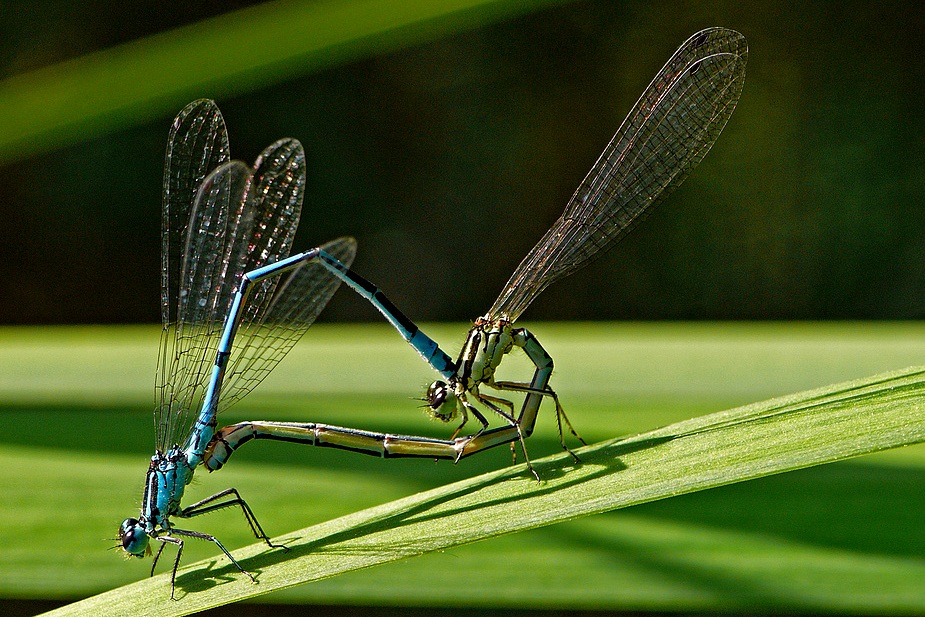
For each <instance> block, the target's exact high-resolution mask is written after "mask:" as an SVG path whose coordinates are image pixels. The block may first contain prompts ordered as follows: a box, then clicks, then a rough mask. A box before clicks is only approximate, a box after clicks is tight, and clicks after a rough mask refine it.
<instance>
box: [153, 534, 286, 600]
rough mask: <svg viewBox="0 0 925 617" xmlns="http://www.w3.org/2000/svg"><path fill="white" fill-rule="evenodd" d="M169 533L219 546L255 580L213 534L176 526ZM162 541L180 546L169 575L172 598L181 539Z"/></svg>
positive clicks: (236, 565) (248, 576) (239, 568)
mask: <svg viewBox="0 0 925 617" xmlns="http://www.w3.org/2000/svg"><path fill="white" fill-rule="evenodd" d="M170 533H173V534H177V535H179V536H186V537H188V538H196V539H198V540H207V541H208V542H212V543H213V544H215V546H217V547H218V548H220V549H221V550H222V552H223V553H225V557H227V558H228V559H229V561H231V563H233V564H234V566H235V567H236V568H237V569H238V570H240V571H241V573H242V574H246V575H247V578H249V579H251V581H252V582H254V583H256V582H257V579H256V578H254V575H253V574H251V573H250V572H248V571H247V570H245V569H244V568H243V567H241V564H239V563H238V560H237V559H235V558H234V557H232V556H231V553H229V552H228V549H227V548H225V546H224V545H223V544H222V543H221V542H219V540H218V538H216V537H215V536H212V535H209V534H207V533H202V532H201V531H189V530H187V529H177V528H176V527H174V528H172V529H171V530H170ZM158 539H160V538H158ZM164 541H167V542H173V543H175V544H178V545H179V547H180V548H179V550H178V551H177V559H176V561H174V564H173V576H172V577H171V580H170V597H171V598H173V590H174V586H175V584H176V579H177V568H178V567H179V565H180V554H181V553H182V552H183V540H180V539H178V538H165V539H164ZM287 550H288V549H287Z"/></svg>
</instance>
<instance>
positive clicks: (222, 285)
mask: <svg viewBox="0 0 925 617" xmlns="http://www.w3.org/2000/svg"><path fill="white" fill-rule="evenodd" d="M304 185H305V157H304V153H303V152H302V147H301V145H300V144H299V143H298V142H297V141H295V140H281V141H278V142H276V143H274V144H273V145H271V146H270V147H268V148H267V149H266V150H264V152H263V153H262V154H261V155H260V157H259V158H258V160H257V163H256V165H255V168H254V169H250V168H249V167H247V166H246V165H245V164H244V163H241V162H239V161H231V162H227V163H225V164H223V165H220V166H219V167H218V168H217V169H215V170H214V171H212V173H211V174H209V175H208V176H207V177H206V178H205V180H203V181H202V183H201V185H200V187H199V190H198V192H197V194H196V197H195V199H194V200H193V208H192V211H191V213H190V217H189V221H188V223H187V225H186V233H185V234H183V249H182V251H180V254H181V255H182V257H181V258H180V264H181V266H180V274H179V284H178V290H177V291H178V293H177V296H176V303H177V304H176V306H177V309H176V315H177V317H176V320H175V321H174V322H172V323H171V325H170V327H168V328H165V330H164V338H167V339H168V341H167V342H166V343H163V342H162V358H161V367H162V371H161V373H162V375H163V377H161V378H159V380H158V385H159V389H160V402H159V409H158V414H157V416H158V428H157V447H158V448H159V449H161V450H164V449H166V448H169V447H171V446H172V445H174V444H176V443H180V442H182V441H183V440H184V439H185V437H186V434H187V433H188V431H189V429H190V427H191V425H192V421H193V418H194V417H195V415H196V414H197V413H198V411H199V406H200V405H201V403H202V400H203V396H204V393H205V390H206V388H207V386H208V383H209V380H210V378H211V375H212V366H213V364H214V362H215V354H216V351H217V348H218V341H219V339H220V337H221V332H222V328H223V325H224V321H225V318H226V316H227V314H228V309H229V307H230V305H231V301H232V298H233V296H234V293H235V291H236V289H237V288H238V285H239V282H240V278H241V275H242V274H243V273H244V272H247V271H249V270H252V269H254V268H255V267H257V266H260V265H266V264H270V263H273V262H275V261H277V260H279V259H282V258H285V257H287V256H288V255H289V250H290V247H291V245H292V240H293V237H294V236H295V230H296V227H297V226H298V222H299V215H300V213H301V206H302V193H303V189H304ZM277 283H278V280H276V279H269V280H267V281H265V282H263V283H262V284H260V285H258V286H256V287H255V289H254V290H253V293H252V294H251V296H250V304H249V307H250V308H249V312H248V314H247V315H246V316H245V319H248V318H249V316H250V315H260V314H262V312H263V311H264V310H265V309H266V307H267V306H269V300H270V298H272V296H273V292H274V290H275V288H276V285H277ZM162 340H163V339H162Z"/></svg>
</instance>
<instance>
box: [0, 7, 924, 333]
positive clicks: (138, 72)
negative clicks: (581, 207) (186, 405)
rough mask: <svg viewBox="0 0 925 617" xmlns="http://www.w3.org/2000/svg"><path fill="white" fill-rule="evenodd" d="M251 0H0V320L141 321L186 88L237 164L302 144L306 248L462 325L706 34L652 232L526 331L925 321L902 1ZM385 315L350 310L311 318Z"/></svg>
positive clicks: (340, 305) (152, 287) (911, 47)
mask: <svg viewBox="0 0 925 617" xmlns="http://www.w3.org/2000/svg"><path fill="white" fill-rule="evenodd" d="M246 4H248V3H246V2H231V3H228V2H188V3H168V5H164V4H163V3H154V2H140V3H117V2H106V1H102V0H101V1H97V2H92V3H86V2H50V3H47V4H43V3H41V2H31V1H30V2H25V1H19V0H12V1H10V0H7V1H6V2H4V3H3V7H2V9H0V10H2V12H3V18H2V20H0V76H2V77H6V80H4V81H2V82H0V139H5V140H6V141H5V142H4V143H3V144H0V165H2V174H3V178H4V181H3V182H2V183H0V208H3V210H4V212H3V213H2V216H3V220H4V221H5V222H6V236H5V238H6V240H5V241H4V242H2V243H0V259H2V261H3V263H4V264H5V265H6V268H5V281H4V285H3V286H2V291H0V294H2V295H0V297H2V299H3V301H2V302H0V311H2V314H0V322H3V323H73V322H77V323H137V322H155V321H157V319H158V304H157V298H158V288H157V286H158V284H159V276H158V267H159V261H158V259H159V257H158V252H159V237H158V236H159V232H160V228H159V216H160V204H159V201H160V185H161V174H162V168H163V152H164V146H165V141H166V135H167V129H168V127H169V123H170V121H171V120H172V118H173V116H174V115H175V114H176V112H177V111H178V110H179V109H180V108H181V107H182V106H183V105H184V104H185V103H187V102H188V101H190V100H192V99H194V98H199V97H213V98H216V99H217V100H218V102H219V105H220V107H221V109H222V111H223V112H224V114H225V117H226V120H227V122H228V125H229V131H230V135H231V146H232V154H233V155H235V156H236V157H239V158H243V159H245V160H248V161H252V160H253V159H254V158H255V157H256V155H257V154H258V153H259V152H260V150H261V149H262V148H263V147H264V146H266V145H267V144H269V143H270V142H272V141H273V140H275V139H277V138H279V137H282V136H292V137H296V138H298V139H299V140H301V141H302V142H303V143H304V145H305V147H306V149H307V152H308V163H309V184H308V195H307V201H306V206H305V211H304V214H303V219H302V225H301V229H300V234H299V238H298V241H297V242H298V246H299V247H309V246H314V245H316V244H318V243H321V242H323V241H326V240H328V239H330V238H332V237H334V236H337V235H342V234H349V235H353V236H355V237H356V238H357V239H358V240H359V254H358V257H357V260H356V268H357V269H358V271H360V272H361V273H363V274H364V275H366V276H367V277H368V278H369V279H371V280H373V281H375V282H376V283H378V284H379V285H380V286H381V287H382V288H383V289H385V290H386V291H387V292H388V293H389V294H390V295H391V297H392V298H393V300H394V301H395V302H396V304H398V305H399V306H401V307H405V309H406V311H407V312H408V313H409V316H411V317H412V318H415V319H423V320H468V319H472V318H474V317H475V316H477V315H480V314H481V313H482V312H484V311H485V310H486V309H487V307H489V306H490V305H491V303H492V301H493V300H494V297H495V295H496V294H497V293H498V292H499V291H500V289H501V286H502V285H503V284H504V282H505V281H506V280H507V277H508V276H509V275H510V273H511V272H512V271H513V269H514V267H515V266H516V265H517V263H518V262H519V260H520V259H521V257H523V256H524V255H525V254H526V252H527V251H528V250H529V249H530V247H532V245H533V244H534V243H535V242H536V240H537V239H539V237H540V236H541V235H542V233H543V232H544V231H545V230H546V228H547V227H548V226H549V225H550V224H551V222H552V221H553V220H555V218H556V217H557V216H558V215H559V214H560V213H561V211H562V209H563V207H564V205H565V203H566V201H567V199H568V198H569V197H570V196H571V193H572V191H573V190H574V189H575V187H576V186H577V185H578V183H579V182H580V180H581V179H582V178H583V177H584V174H585V173H586V172H587V170H588V169H590V167H591V165H592V163H593V162H594V161H595V159H596V157H597V156H598V154H599V153H600V152H601V150H602V149H603V147H604V146H605V145H606V143H607V142H608V140H609V139H610V137H611V135H612V134H613V133H614V132H615V130H616V128H617V127H618V126H619V124H620V122H621V121H622V119H623V118H624V116H625V114H626V113H627V111H628V110H629V108H630V106H631V105H632V103H633V102H634V101H635V99H636V98H637V97H638V96H639V95H640V94H641V92H642V90H643V88H644V87H645V86H646V84H648V82H649V80H650V79H651V78H652V77H653V76H654V75H655V72H656V71H657V70H658V69H659V68H660V67H661V65H662V64H663V63H664V62H665V61H666V60H667V59H668V57H669V56H670V55H671V53H672V52H673V51H674V50H675V49H676V48H677V47H678V46H679V45H680V44H681V42H683V41H684V40H685V39H686V38H687V37H688V36H690V35H691V34H692V33H693V32H695V31H697V30H698V29H700V28H703V27H706V26H712V25H722V26H726V27H730V28H735V29H738V30H740V31H741V32H743V33H744V34H745V35H746V37H747V38H748V41H749V46H750V56H749V63H748V68H747V77H746V85H745V91H744V93H743V95H742V98H741V101H740V103H739V106H738V109H737V111H736V113H735V114H734V115H733V117H732V119H731V121H730V122H729V125H728V126H727V128H726V130H725V132H724V134H723V135H721V136H720V138H719V140H718V141H717V144H716V146H715V147H714V149H713V150H712V151H711V152H710V154H709V155H708V156H707V158H706V159H705V160H704V162H703V164H702V165H701V166H700V168H699V169H697V170H696V172H695V173H694V174H692V176H691V177H690V179H689V180H688V181H687V182H686V184H685V185H684V186H682V188H681V189H680V190H679V191H678V192H677V193H676V194H675V195H674V196H672V197H671V198H670V199H669V200H668V201H667V202H666V203H665V204H664V205H663V206H662V207H660V208H659V210H658V211H657V212H656V213H655V214H654V215H653V217H652V218H651V220H648V221H646V222H645V224H644V225H642V226H641V227H640V228H639V229H638V230H637V231H636V232H634V233H633V234H632V235H631V236H630V238H629V239H627V240H626V241H624V242H623V243H622V244H621V245H620V246H619V247H618V248H617V249H615V250H613V251H611V252H610V253H609V254H608V255H606V256H605V257H604V258H603V259H601V260H600V262H598V263H596V264H595V265H593V266H592V267H590V268H587V269H586V270H584V271H582V272H579V273H578V274H576V275H574V276H572V277H570V278H569V279H568V280H566V281H564V282H562V283H560V284H557V285H555V286H554V287H553V288H552V289H550V290H548V291H547V292H546V293H545V294H544V295H543V296H542V297H541V298H540V299H539V300H538V301H537V302H536V303H535V305H534V306H533V307H532V308H531V309H530V311H529V312H528V313H527V316H528V317H529V318H531V319H743V318H745V319H765V318H770V319H779V318H783V319H807V318H817V319H830V318H835V319H844V318H876V319H883V318H888V319H897V318H899V319H906V318H918V317H920V316H921V315H923V313H925V209H923V208H922V207H921V202H922V194H923V188H925V171H923V165H922V163H923V160H925V159H923V143H925V142H923V135H925V132H923V118H925V114H923V101H925V83H923V72H922V69H921V58H922V57H923V53H922V52H923V45H922V41H923V39H922V36H923V28H922V26H923V25H925V24H923V15H925V10H923V8H922V5H921V4H919V3H908V2H906V3H904V2H879V3H869V2H860V1H853V0H852V1H848V2H819V3H787V2H741V1H736V2H731V1H730V2H725V1H712V2H698V3H684V4H679V3H675V2H613V1H609V0H606V1H598V2H553V1H549V0H547V1H534V2H526V3H524V2H481V3H479V2H471V1H470V2H460V1H457V2H450V1H447V0H442V1H435V2H417V3H383V2H372V1H367V2H361V1H358V0H353V1H351V2H333V3H332V2H321V3H319V2H295V1H290V2H282V3H271V4H267V5H256V6H255V8H254V9H248V10H249V11H256V13H254V14H251V13H249V12H247V11H245V12H244V13H243V14H235V13H228V11H229V10H230V9H232V8H238V7H241V6H243V5H246ZM332 7H333V8H332ZM399 7H400V8H399ZM434 15H436V17H434V18H431V17H433V16H434ZM363 16H369V18H368V21H369V23H368V24H367V23H366V22H364V20H363V19H361V18H362V17H363ZM211 18H214V19H211ZM210 19H211V21H210ZM203 20H205V21H203ZM390 20H393V21H395V22H396V23H397V25H393V26H390V25H389V24H390V23H391V22H390ZM403 20H404V21H403ZM416 20H419V21H416ZM380 22H381V24H382V25H381V29H380V30H377V28H380V25H379V24H380ZM184 25H185V26H184ZM179 26H184V27H185V28H186V29H180V30H171V29H173V28H177V27H179ZM364 28H366V30H364ZM356 32H358V33H359V34H355V33H356ZM364 33H365V34H364ZM300 37H302V38H300ZM303 39H304V40H303ZM100 50H103V51H102V52H101V51H100ZM101 53H102V55H100V54H101ZM274 54H275V55H274ZM264 56H266V57H264ZM261 63H263V64H261ZM33 125H34V126H33ZM19 131H23V135H19ZM4 135H6V137H5V138H4V137H3V136H4ZM589 289H590V290H593V293H588V290H589ZM376 318H377V315H376V314H375V313H374V311H373V310H372V309H371V308H369V307H368V306H365V305H364V304H363V303H362V302H360V301H359V300H357V299H355V298H352V297H349V296H348V295H347V294H339V297H338V298H336V299H335V301H334V302H333V303H332V305H331V307H330V309H329V310H328V311H326V312H325V314H324V316H323V317H322V319H324V320H331V321H344V320H374V319H376Z"/></svg>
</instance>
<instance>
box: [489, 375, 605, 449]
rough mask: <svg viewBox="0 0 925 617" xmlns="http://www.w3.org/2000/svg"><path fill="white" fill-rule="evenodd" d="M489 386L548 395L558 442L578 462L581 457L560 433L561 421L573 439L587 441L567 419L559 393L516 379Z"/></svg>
mask: <svg viewBox="0 0 925 617" xmlns="http://www.w3.org/2000/svg"><path fill="white" fill-rule="evenodd" d="M489 386H490V387H492V388H495V389H496V390H508V391H511V392H526V393H528V394H530V393H532V394H539V395H541V396H548V397H550V398H551V399H552V400H553V402H554V403H555V404H556V426H557V428H558V430H559V443H560V444H561V445H562V449H563V450H565V451H566V452H568V453H569V454H571V455H572V458H573V459H575V462H576V463H580V462H581V459H579V458H578V455H576V454H575V453H574V452H572V450H571V449H570V448H569V447H568V446H567V445H566V444H565V436H564V435H563V433H562V421H563V420H565V426H567V427H568V430H569V432H570V433H571V434H572V436H573V437H575V439H577V440H578V441H580V442H581V444H582V445H585V446H586V445H588V443H587V442H586V441H585V440H584V439H582V438H581V435H579V434H578V432H577V431H576V430H575V427H573V426H572V422H571V421H570V420H569V419H568V416H567V415H566V413H565V409H563V408H562V403H560V402H559V395H558V394H556V392H555V391H554V390H553V389H552V388H550V387H549V386H546V389H544V390H538V389H536V388H533V387H531V386H530V385H529V384H526V383H518V382H516V381H496V382H493V383H491V384H489Z"/></svg>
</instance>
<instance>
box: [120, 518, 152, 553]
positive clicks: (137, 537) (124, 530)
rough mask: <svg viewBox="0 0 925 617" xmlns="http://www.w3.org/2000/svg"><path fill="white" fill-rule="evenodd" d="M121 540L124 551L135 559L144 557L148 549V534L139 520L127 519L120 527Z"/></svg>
mask: <svg viewBox="0 0 925 617" xmlns="http://www.w3.org/2000/svg"><path fill="white" fill-rule="evenodd" d="M119 539H120V540H121V541H122V550H124V551H125V552H126V553H128V554H130V555H134V556H135V557H144V556H145V554H146V551H147V549H148V540H149V538H148V534H147V533H145V530H144V527H142V526H141V523H139V522H138V519H135V518H127V519H125V520H124V521H122V524H121V525H119Z"/></svg>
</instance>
